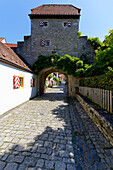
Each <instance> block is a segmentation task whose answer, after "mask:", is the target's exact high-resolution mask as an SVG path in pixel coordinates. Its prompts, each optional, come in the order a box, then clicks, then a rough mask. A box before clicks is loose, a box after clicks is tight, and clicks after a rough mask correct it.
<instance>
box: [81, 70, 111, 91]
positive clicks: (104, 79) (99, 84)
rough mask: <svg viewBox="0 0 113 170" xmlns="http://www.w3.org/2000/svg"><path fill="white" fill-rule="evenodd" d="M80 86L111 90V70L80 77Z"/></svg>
mask: <svg viewBox="0 0 113 170" xmlns="http://www.w3.org/2000/svg"><path fill="white" fill-rule="evenodd" d="M80 86H85V87H93V88H101V89H106V90H111V89H113V72H112V73H107V74H104V75H100V76H94V77H88V78H82V79H80Z"/></svg>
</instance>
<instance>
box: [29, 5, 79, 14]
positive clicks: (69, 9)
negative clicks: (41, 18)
mask: <svg viewBox="0 0 113 170" xmlns="http://www.w3.org/2000/svg"><path fill="white" fill-rule="evenodd" d="M80 11H81V9H79V8H76V7H75V6H73V5H42V6H39V7H37V8H33V9H31V15H32V14H35V15H80Z"/></svg>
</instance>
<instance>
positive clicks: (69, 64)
mask: <svg viewBox="0 0 113 170" xmlns="http://www.w3.org/2000/svg"><path fill="white" fill-rule="evenodd" d="M49 67H55V68H56V69H59V70H63V71H64V72H66V73H67V74H68V75H73V76H77V75H80V73H81V72H82V70H84V69H83V67H84V63H83V61H82V60H80V59H79V58H77V57H71V56H70V55H67V54H66V55H65V56H62V57H60V56H59V55H58V54H56V55H55V56H42V55H40V56H39V57H38V60H37V61H36V62H35V63H34V65H33V68H34V71H35V73H38V72H39V71H40V70H42V69H43V68H49ZM79 69H80V70H79ZM77 70H78V72H77Z"/></svg>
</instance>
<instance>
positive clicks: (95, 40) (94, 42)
mask: <svg viewBox="0 0 113 170" xmlns="http://www.w3.org/2000/svg"><path fill="white" fill-rule="evenodd" d="M88 41H90V42H91V45H92V46H93V47H94V50H96V49H98V48H99V47H101V46H103V42H101V41H100V40H99V38H98V37H92V38H90V37H89V38H88Z"/></svg>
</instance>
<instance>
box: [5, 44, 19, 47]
mask: <svg viewBox="0 0 113 170" xmlns="http://www.w3.org/2000/svg"><path fill="white" fill-rule="evenodd" d="M4 44H5V45H7V46H8V47H17V44H10V43H4Z"/></svg>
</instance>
